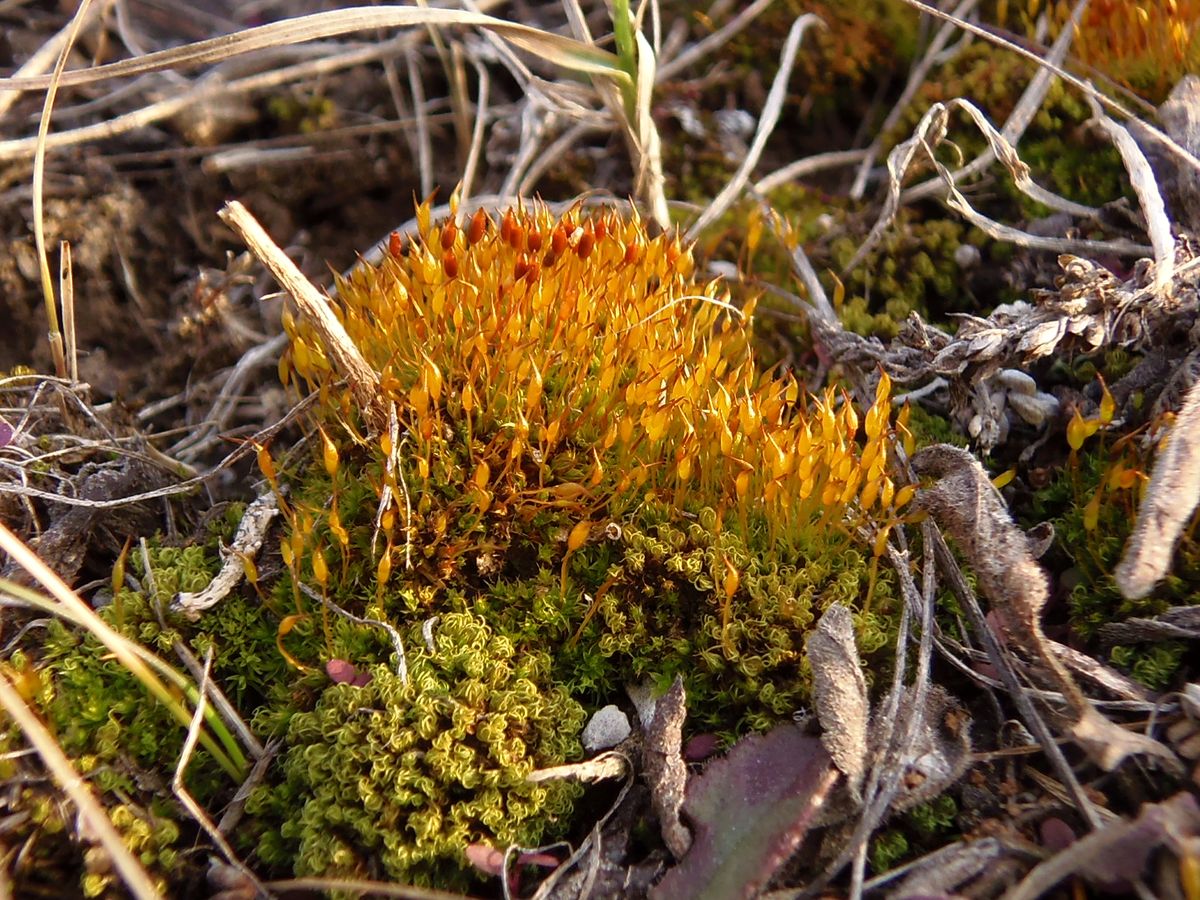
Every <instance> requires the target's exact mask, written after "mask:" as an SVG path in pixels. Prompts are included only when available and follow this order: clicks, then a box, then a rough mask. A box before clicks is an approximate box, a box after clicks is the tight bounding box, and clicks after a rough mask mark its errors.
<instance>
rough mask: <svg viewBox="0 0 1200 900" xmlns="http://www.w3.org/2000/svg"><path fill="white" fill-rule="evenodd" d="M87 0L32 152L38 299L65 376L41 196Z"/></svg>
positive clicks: (51, 85)
mask: <svg viewBox="0 0 1200 900" xmlns="http://www.w3.org/2000/svg"><path fill="white" fill-rule="evenodd" d="M89 6H91V0H83V2H82V3H80V4H79V9H77V10H76V11H75V16H74V18H73V19H72V20H71V27H70V30H69V31H68V32H67V35H66V38H65V40H64V41H63V44H62V50H61V51H60V52H59V54H58V60H57V61H56V62H55V64H54V72H53V73H52V74H51V75H50V78H49V81H48V82H47V84H46V97H45V99H44V100H43V102H42V115H41V118H40V119H39V120H38V131H37V145H36V149H35V150H34V153H33V242H34V245H35V246H36V247H37V260H38V273H39V274H40V276H41V279H42V302H43V304H44V305H45V309H46V320H47V323H48V325H49V339H50V355H51V356H52V357H53V359H54V372H55V374H56V375H58V377H59V378H66V377H67V363H66V357H65V355H64V353H63V336H62V332H61V331H60V330H59V325H58V308H57V306H56V304H55V299H54V283H53V281H52V280H51V278H50V255H49V254H48V253H47V252H46V223H45V218H46V217H45V209H44V207H43V199H44V194H45V184H46V136H47V135H48V134H49V133H50V111H51V110H52V109H53V108H54V98H55V97H56V96H57V95H58V88H59V84H60V82H61V80H62V77H63V70H64V69H65V68H66V66H67V57H68V56H69V55H70V53H71V47H72V46H74V44H75V41H76V40H77V39H78V38H79V33H80V31H82V30H83V25H84V23H85V22H86V21H88V8H89Z"/></svg>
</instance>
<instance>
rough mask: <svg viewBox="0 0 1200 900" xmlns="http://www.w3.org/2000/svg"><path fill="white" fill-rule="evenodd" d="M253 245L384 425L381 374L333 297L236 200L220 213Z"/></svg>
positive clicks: (372, 417) (361, 402)
mask: <svg viewBox="0 0 1200 900" xmlns="http://www.w3.org/2000/svg"><path fill="white" fill-rule="evenodd" d="M218 215H220V217H221V221H223V222H225V224H227V225H228V226H229V227H230V228H232V229H233V230H234V232H235V233H236V234H237V235H238V237H240V238H241V239H242V240H243V241H244V242H245V244H246V246H247V247H249V249H250V251H251V252H252V253H253V254H254V255H255V256H256V257H257V258H258V260H259V261H260V262H261V263H262V264H263V265H265V266H266V267H267V268H268V269H269V270H270V271H271V274H272V275H274V276H275V279H276V281H278V282H279V284H280V286H281V287H283V289H284V290H286V291H287V292H288V293H289V294H290V295H291V296H292V298H293V299H294V300H295V301H296V305H297V306H298V307H299V308H300V311H301V314H302V315H304V316H305V317H306V318H308V319H309V320H310V321H311V322H312V323H313V327H314V328H315V329H316V331H317V333H318V335H319V336H320V339H321V342H322V344H323V345H324V349H325V351H326V352H327V353H328V354H329V358H330V362H331V363H332V364H333V365H334V366H335V367H336V369H337V371H338V372H339V373H340V374H341V375H342V376H344V377H345V378H346V379H347V380H348V381H349V382H350V389H351V391H353V393H354V396H355V400H356V402H357V404H358V408H359V409H360V410H362V411H363V413H364V414H365V415H366V416H367V418H368V420H369V421H371V422H372V423H373V426H374V427H375V428H381V427H384V425H385V424H386V422H387V411H386V410H384V409H383V408H382V403H381V400H380V389H379V375H378V373H377V372H375V370H374V369H372V368H371V367H370V365H369V364H368V363H367V361H366V360H365V359H364V358H363V356H362V354H361V353H360V352H359V350H358V348H357V347H356V346H354V342H353V341H351V340H350V336H349V335H348V334H346V329H345V328H343V327H342V323H341V322H339V321H338V319H337V316H335V315H334V313H333V310H332V309H331V308H330V306H329V301H328V300H327V299H326V298H325V297H323V296H321V294H320V292H319V291H318V290H317V289H316V288H315V287H314V286H313V284H312V282H310V281H309V280H308V279H307V278H305V277H304V274H303V273H302V272H301V271H300V270H299V269H298V268H296V264H295V263H293V262H292V261H291V260H290V259H288V257H287V255H286V254H285V253H284V252H283V251H282V250H280V249H279V247H278V246H277V245H276V244H275V242H274V241H272V240H271V238H270V236H269V235H268V234H267V232H266V231H265V230H264V229H263V227H262V226H261V225H260V224H258V220H257V219H255V218H254V216H252V215H251V214H250V211H249V210H247V209H246V207H244V206H242V204H241V203H239V202H237V201H236V200H232V201H230V202H229V203H227V204H225V206H224V207H223V208H222V209H221V211H220V213H219V214H218Z"/></svg>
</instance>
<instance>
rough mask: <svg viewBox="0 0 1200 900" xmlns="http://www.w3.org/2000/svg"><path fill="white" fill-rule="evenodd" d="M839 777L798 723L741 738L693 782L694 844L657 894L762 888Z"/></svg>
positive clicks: (659, 899)
mask: <svg viewBox="0 0 1200 900" xmlns="http://www.w3.org/2000/svg"><path fill="white" fill-rule="evenodd" d="M838 777H839V776H838V772H837V769H835V768H834V766H833V761H832V760H831V759H830V757H829V753H828V752H827V751H826V750H825V748H824V747H823V746H822V745H821V742H820V740H818V739H817V738H814V737H807V736H805V734H804V733H803V732H802V731H801V730H800V729H799V728H798V727H796V726H795V725H792V724H787V725H781V726H780V727H778V728H776V729H775V730H774V731H772V732H770V733H768V734H764V735H751V736H750V737H748V738H745V739H743V740H741V741H739V742H738V743H737V744H736V745H735V746H734V747H733V749H732V750H730V751H729V753H728V754H727V755H726V756H724V757H723V758H721V759H717V760H715V761H713V762H712V763H709V765H708V767H707V768H706V769H705V770H704V772H703V773H701V774H700V775H699V776H697V777H696V778H693V779H692V781H691V783H690V784H689V785H688V792H687V799H686V800H685V801H684V804H683V813H684V816H685V817H686V818H687V819H689V820H690V821H691V822H692V824H693V828H692V836H693V841H692V846H691V849H690V850H689V851H688V854H687V856H685V857H684V858H683V860H682V861H681V862H680V863H679V865H677V866H675V868H673V869H671V871H669V872H668V873H667V874H666V877H664V878H663V880H662V881H661V882H659V883H658V885H657V886H656V887H655V888H654V890H653V891H652V892H651V897H652V898H653V900H668V898H672V897H689V898H693V900H718V898H720V900H727V898H737V897H752V896H755V895H756V894H757V893H758V892H759V891H760V890H761V889H762V888H763V887H764V886H765V885H766V883H767V882H768V881H769V880H770V878H771V876H772V875H774V874H775V872H776V870H777V869H778V868H779V867H780V866H781V865H783V864H784V863H785V862H787V860H788V858H789V857H790V856H791V855H792V853H794V852H795V850H796V848H797V847H798V846H799V845H800V842H801V841H802V840H803V839H804V836H805V835H806V834H807V833H808V829H809V827H810V826H811V825H812V822H813V820H814V819H815V818H816V815H817V812H818V811H819V810H820V808H821V806H822V804H824V802H825V800H826V798H827V797H828V795H829V791H830V789H831V788H832V787H833V786H834V784H835V783H836V782H837V779H838Z"/></svg>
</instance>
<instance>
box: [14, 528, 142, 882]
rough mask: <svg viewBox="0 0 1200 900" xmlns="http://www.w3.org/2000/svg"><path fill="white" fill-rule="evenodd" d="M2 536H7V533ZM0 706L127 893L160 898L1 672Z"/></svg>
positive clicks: (98, 806) (63, 757) (88, 793)
mask: <svg viewBox="0 0 1200 900" xmlns="http://www.w3.org/2000/svg"><path fill="white" fill-rule="evenodd" d="M0 527H2V526H0ZM4 533H5V534H6V535H7V529H5V531H4ZM0 705H2V706H3V707H4V711H5V712H6V713H8V715H9V716H10V717H11V718H12V720H13V722H14V723H15V724H16V726H17V727H18V728H20V729H21V733H22V734H24V735H25V737H26V739H27V740H28V741H29V743H30V744H32V745H33V747H34V749H35V750H37V752H38V755H39V756H40V757H41V758H42V762H44V763H45V764H46V768H47V769H49V770H50V775H51V777H52V778H53V779H54V781H55V783H56V784H57V785H58V786H59V788H61V789H62V791H63V793H65V794H66V795H67V796H68V797H69V798H70V799H71V802H72V803H74V804H75V808H76V809H78V810H79V814H80V816H82V817H83V819H84V820H85V821H86V822H87V824H88V827H89V828H90V829H91V831H92V833H93V834H95V835H96V837H97V838H98V839H99V841H100V843H101V845H102V846H103V847H104V849H105V850H106V851H107V852H108V855H109V858H110V859H111V860H112V864H113V866H114V867H115V868H116V870H117V873H118V874H119V875H120V876H121V880H122V881H123V882H124V884H125V887H126V888H128V890H129V892H130V893H131V894H133V896H134V897H137V898H138V900H157V898H158V897H159V896H160V894H159V892H158V888H157V887H155V885H154V882H152V881H151V880H150V875H149V873H148V872H147V871H146V869H145V867H143V866H142V864H141V863H139V862H138V861H137V859H135V858H134V856H133V854H132V853H130V852H129V849H128V848H127V847H126V846H125V841H124V840H123V839H122V838H121V835H119V834H118V833H117V830H116V829H115V828H114V827H113V824H112V822H111V821H110V820H109V818H108V813H107V812H105V811H104V808H103V807H102V806H101V805H100V803H99V801H97V800H96V797H95V795H93V794H92V792H91V790H90V789H89V788H88V786H87V784H86V783H85V782H84V780H83V778H82V777H81V776H80V775H79V773H78V772H76V771H75V767H74V766H72V765H71V761H70V760H69V759H67V755H66V754H65V753H63V751H62V748H61V747H60V746H59V745H58V742H57V741H56V740H55V739H54V737H53V735H51V734H50V732H49V731H47V730H46V726H45V725H43V724H42V723H41V720H40V719H38V717H37V716H35V715H34V714H33V711H32V710H31V709H30V708H29V707H28V706H27V705H26V703H25V701H24V700H22V699H21V695H20V694H19V693H18V692H17V689H16V688H15V687H13V684H12V682H11V681H10V680H9V676H8V674H7V673H5V672H0Z"/></svg>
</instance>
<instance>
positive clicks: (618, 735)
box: [583, 704, 632, 753]
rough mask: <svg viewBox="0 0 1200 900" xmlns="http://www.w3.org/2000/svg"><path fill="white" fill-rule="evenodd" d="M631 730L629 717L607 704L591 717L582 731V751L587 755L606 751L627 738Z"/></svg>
mask: <svg viewBox="0 0 1200 900" xmlns="http://www.w3.org/2000/svg"><path fill="white" fill-rule="evenodd" d="M631 730H632V729H631V728H630V727H629V717H628V716H627V715H625V713H623V712H621V710H620V709H618V708H617V707H615V706H613V705H611V704H609V705H608V706H606V707H604V709H602V710H599V711H598V712H597V713H596V714H595V715H594V716H592V718H591V721H590V722H588V723H587V727H585V728H584V729H583V749H584V750H586V751H587V752H588V753H599V752H600V751H601V750H608V749H610V748H612V747H615V746H617V744H619V743H621V741H623V740H625V738H627V737H629V733H630V731H631Z"/></svg>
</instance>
